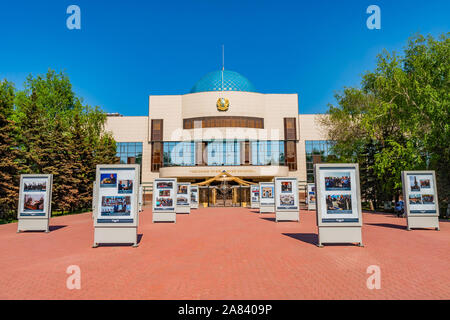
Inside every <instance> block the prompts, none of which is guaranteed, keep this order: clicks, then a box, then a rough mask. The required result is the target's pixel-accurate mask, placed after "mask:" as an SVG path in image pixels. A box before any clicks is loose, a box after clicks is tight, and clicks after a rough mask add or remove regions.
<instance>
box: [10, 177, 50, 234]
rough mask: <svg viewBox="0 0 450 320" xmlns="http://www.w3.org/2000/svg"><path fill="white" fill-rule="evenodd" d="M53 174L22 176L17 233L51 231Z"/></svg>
mask: <svg viewBox="0 0 450 320" xmlns="http://www.w3.org/2000/svg"><path fill="white" fill-rule="evenodd" d="M52 183H53V175H51V174H22V175H21V176H20V190H19V207H18V208H17V220H18V221H19V222H18V224H17V232H20V231H45V232H48V231H49V219H50V216H51V212H52Z"/></svg>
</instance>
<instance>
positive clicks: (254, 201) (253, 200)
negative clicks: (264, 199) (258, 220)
mask: <svg viewBox="0 0 450 320" xmlns="http://www.w3.org/2000/svg"><path fill="white" fill-rule="evenodd" d="M250 193H251V194H250V208H252V209H257V208H259V186H258V185H251V186H250Z"/></svg>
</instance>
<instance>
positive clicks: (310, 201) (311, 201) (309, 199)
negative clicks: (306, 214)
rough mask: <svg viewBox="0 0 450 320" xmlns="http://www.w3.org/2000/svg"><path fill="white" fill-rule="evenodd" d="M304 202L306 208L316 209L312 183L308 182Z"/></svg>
mask: <svg viewBox="0 0 450 320" xmlns="http://www.w3.org/2000/svg"><path fill="white" fill-rule="evenodd" d="M306 202H307V203H308V210H316V186H315V184H314V183H308V195H307V196H306Z"/></svg>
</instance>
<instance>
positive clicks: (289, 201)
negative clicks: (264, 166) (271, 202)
mask: <svg viewBox="0 0 450 320" xmlns="http://www.w3.org/2000/svg"><path fill="white" fill-rule="evenodd" d="M299 210H300V208H299V203H298V182H297V178H287V177H286V178H280V177H277V178H275V221H276V222H278V221H300V213H299Z"/></svg>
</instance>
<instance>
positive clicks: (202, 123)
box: [106, 70, 331, 184]
mask: <svg viewBox="0 0 450 320" xmlns="http://www.w3.org/2000/svg"><path fill="white" fill-rule="evenodd" d="M298 101H299V97H298V95H297V94H263V93H258V92H257V90H256V89H255V87H254V86H253V84H252V83H251V82H250V81H249V80H248V79H247V78H245V77H244V76H242V75H240V74H239V73H237V72H234V71H228V70H225V71H215V72H211V73H209V74H207V75H206V76H204V77H203V78H202V79H200V80H199V81H198V82H197V83H196V84H195V85H194V86H193V87H192V89H191V90H190V92H189V93H187V94H181V95H167V96H164V95H162V96H161V95H158V96H155V95H150V96H149V113H148V114H149V115H148V116H139V117H127V116H120V115H117V114H115V115H111V116H109V117H108V120H107V128H106V129H107V130H109V131H111V132H112V134H113V136H114V138H115V139H116V141H117V142H118V146H117V157H118V161H119V162H120V163H140V164H141V167H142V181H143V183H144V184H146V183H147V184H149V183H151V182H152V181H153V179H154V178H159V177H176V178H178V179H179V181H187V182H192V183H196V182H201V181H204V180H206V179H208V178H211V177H214V176H216V175H217V174H218V173H220V172H222V171H224V170H225V171H227V172H228V173H230V174H232V175H235V176H239V177H241V178H243V179H245V180H246V181H251V182H260V181H271V180H272V179H273V178H274V177H276V176H292V177H297V179H298V180H299V182H300V184H306V182H307V181H308V180H311V178H310V177H311V168H312V164H313V163H315V162H318V161H319V162H320V161H323V160H324V159H326V157H327V156H328V154H329V153H330V152H331V151H330V150H329V147H328V146H329V145H330V144H331V143H330V142H327V141H325V140H326V138H325V134H324V132H323V130H321V128H320V127H319V124H318V122H317V118H318V117H319V116H318V115H300V114H299V107H298V106H299V105H298ZM324 148H325V149H324ZM316 149H317V150H319V151H317V152H316ZM316 153H318V154H320V155H322V156H321V158H320V159H319V158H318V157H314V156H315V155H316Z"/></svg>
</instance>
